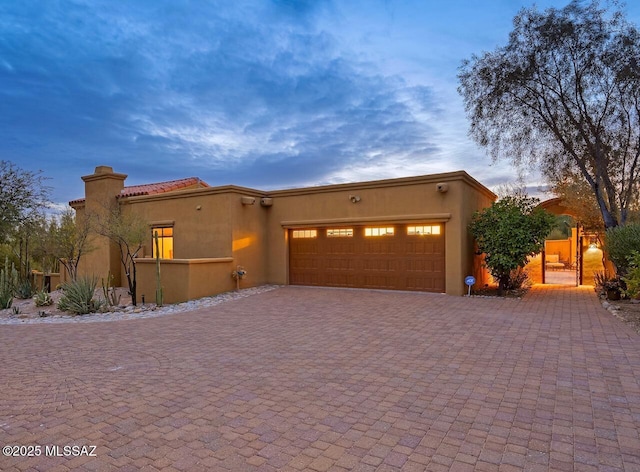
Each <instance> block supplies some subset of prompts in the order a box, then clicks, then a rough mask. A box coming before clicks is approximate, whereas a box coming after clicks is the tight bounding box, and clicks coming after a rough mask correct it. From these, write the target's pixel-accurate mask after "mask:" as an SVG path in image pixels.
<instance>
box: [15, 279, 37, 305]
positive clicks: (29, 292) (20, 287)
mask: <svg viewBox="0 0 640 472" xmlns="http://www.w3.org/2000/svg"><path fill="white" fill-rule="evenodd" d="M15 296H16V298H19V299H21V300H26V299H28V298H31V297H32V296H33V284H32V283H31V280H29V279H24V280H21V281H20V282H18V283H17V285H16V288H15Z"/></svg>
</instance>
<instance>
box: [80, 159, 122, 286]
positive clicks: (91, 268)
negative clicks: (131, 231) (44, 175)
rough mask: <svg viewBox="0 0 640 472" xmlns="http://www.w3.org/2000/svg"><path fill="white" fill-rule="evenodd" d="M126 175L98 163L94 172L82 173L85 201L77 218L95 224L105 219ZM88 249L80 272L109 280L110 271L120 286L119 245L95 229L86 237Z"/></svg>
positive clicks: (81, 260)
mask: <svg viewBox="0 0 640 472" xmlns="http://www.w3.org/2000/svg"><path fill="white" fill-rule="evenodd" d="M126 178H127V176H126V175H125V174H119V173H115V172H113V169H112V168H111V167H108V166H98V167H96V169H95V172H94V173H93V174H91V175H85V176H83V177H82V180H83V181H84V183H85V185H84V187H85V202H84V203H82V204H80V205H74V208H75V209H76V221H80V220H81V219H82V218H89V219H90V220H91V221H93V224H96V223H97V221H98V220H100V219H102V218H104V215H105V214H106V213H107V212H108V211H109V208H110V206H111V205H114V204H116V195H118V194H119V193H120V190H122V188H123V187H124V181H125V179H126ZM86 248H87V249H88V251H87V252H86V253H85V254H84V255H83V256H82V257H81V259H80V264H79V265H78V274H79V275H85V276H97V277H98V278H99V279H107V277H108V274H109V273H111V275H113V280H114V284H116V285H119V284H120V283H121V269H120V252H119V249H118V247H117V246H116V245H115V244H113V243H112V242H111V241H109V239H107V238H106V237H104V236H100V235H98V234H96V233H95V232H94V233H92V234H91V235H90V236H89V237H88V238H87V244H86Z"/></svg>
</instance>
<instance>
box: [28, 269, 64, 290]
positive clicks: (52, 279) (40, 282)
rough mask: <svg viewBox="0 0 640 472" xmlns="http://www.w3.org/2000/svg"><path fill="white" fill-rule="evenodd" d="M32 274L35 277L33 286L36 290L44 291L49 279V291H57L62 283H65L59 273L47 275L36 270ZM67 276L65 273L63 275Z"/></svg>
mask: <svg viewBox="0 0 640 472" xmlns="http://www.w3.org/2000/svg"><path fill="white" fill-rule="evenodd" d="M31 274H32V277H33V285H34V287H35V289H36V290H43V289H44V286H45V280H47V278H48V280H47V281H48V282H49V291H52V290H55V289H56V288H57V287H58V286H59V285H60V284H61V283H62V282H65V280H63V279H61V278H60V273H58V272H54V273H51V274H46V275H45V274H43V273H42V272H38V271H35V270H34V271H32V272H31ZM65 274H66V273H64V274H63V275H65Z"/></svg>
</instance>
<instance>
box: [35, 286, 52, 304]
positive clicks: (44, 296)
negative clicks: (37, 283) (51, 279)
mask: <svg viewBox="0 0 640 472" xmlns="http://www.w3.org/2000/svg"><path fill="white" fill-rule="evenodd" d="M33 301H34V302H35V304H36V306H49V305H53V298H51V295H50V294H49V292H47V291H46V290H44V289H43V290H38V291H37V292H36V294H35V295H34V296H33Z"/></svg>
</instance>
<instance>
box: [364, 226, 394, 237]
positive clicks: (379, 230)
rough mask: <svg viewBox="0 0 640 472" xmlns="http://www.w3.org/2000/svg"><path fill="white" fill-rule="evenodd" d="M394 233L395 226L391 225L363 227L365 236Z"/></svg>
mask: <svg viewBox="0 0 640 472" xmlns="http://www.w3.org/2000/svg"><path fill="white" fill-rule="evenodd" d="M394 233H395V228H394V227H393V226H384V227H375V228H365V229H364V235H365V236H367V237H377V236H393V234H394Z"/></svg>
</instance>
